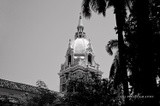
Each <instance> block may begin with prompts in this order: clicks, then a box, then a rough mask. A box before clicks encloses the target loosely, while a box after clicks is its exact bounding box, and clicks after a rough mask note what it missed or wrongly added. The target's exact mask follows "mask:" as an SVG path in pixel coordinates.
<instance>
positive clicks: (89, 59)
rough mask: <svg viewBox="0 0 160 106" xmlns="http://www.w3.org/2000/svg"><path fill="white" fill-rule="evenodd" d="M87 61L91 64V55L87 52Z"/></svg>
mask: <svg viewBox="0 0 160 106" xmlns="http://www.w3.org/2000/svg"><path fill="white" fill-rule="evenodd" d="M88 63H89V64H92V55H91V54H88Z"/></svg>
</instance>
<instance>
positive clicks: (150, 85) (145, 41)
mask: <svg viewBox="0 0 160 106" xmlns="http://www.w3.org/2000/svg"><path fill="white" fill-rule="evenodd" d="M149 5H150V0H136V1H135V6H134V9H135V16H136V20H137V34H136V35H137V36H136V38H137V43H138V48H137V51H138V53H139V56H138V61H139V67H140V76H141V79H140V84H141V88H142V94H143V95H153V96H154V95H155V91H156V79H155V72H154V69H153V54H152V53H153V50H152V48H150V49H148V47H154V46H153V32H152V26H151V22H150V19H149V17H150V9H149ZM147 102H148V103H149V102H150V103H151V102H153V101H147Z"/></svg>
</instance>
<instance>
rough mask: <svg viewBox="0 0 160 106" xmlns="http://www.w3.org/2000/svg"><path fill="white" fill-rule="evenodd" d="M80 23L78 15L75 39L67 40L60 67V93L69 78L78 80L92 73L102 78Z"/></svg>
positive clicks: (80, 19)
mask: <svg viewBox="0 0 160 106" xmlns="http://www.w3.org/2000/svg"><path fill="white" fill-rule="evenodd" d="M83 30H84V26H83V23H82V15H81V13H80V16H79V22H78V26H77V32H76V33H75V39H74V40H73V41H71V40H69V44H68V49H67V52H66V56H65V58H66V60H65V63H64V64H62V65H61V70H60V73H59V77H60V92H64V91H66V90H67V87H66V86H67V81H68V80H69V79H70V78H71V77H76V78H79V77H80V76H82V74H84V73H88V72H93V73H95V74H97V75H98V76H100V77H101V76H102V72H101V71H100V70H99V64H97V63H96V62H95V60H94V57H95V55H94V53H93V50H92V45H91V42H90V40H88V39H87V37H86V34H85V32H84V31H83Z"/></svg>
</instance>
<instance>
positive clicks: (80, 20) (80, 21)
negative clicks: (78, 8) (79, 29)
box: [78, 12, 83, 26]
mask: <svg viewBox="0 0 160 106" xmlns="http://www.w3.org/2000/svg"><path fill="white" fill-rule="evenodd" d="M78 26H83V22H82V13H81V12H80V14H79V22H78Z"/></svg>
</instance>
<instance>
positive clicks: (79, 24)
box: [77, 12, 84, 32]
mask: <svg viewBox="0 0 160 106" xmlns="http://www.w3.org/2000/svg"><path fill="white" fill-rule="evenodd" d="M77 29H78V32H82V31H83V29H84V27H83V22H82V13H81V12H80V15H79V22H78V26H77Z"/></svg>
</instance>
